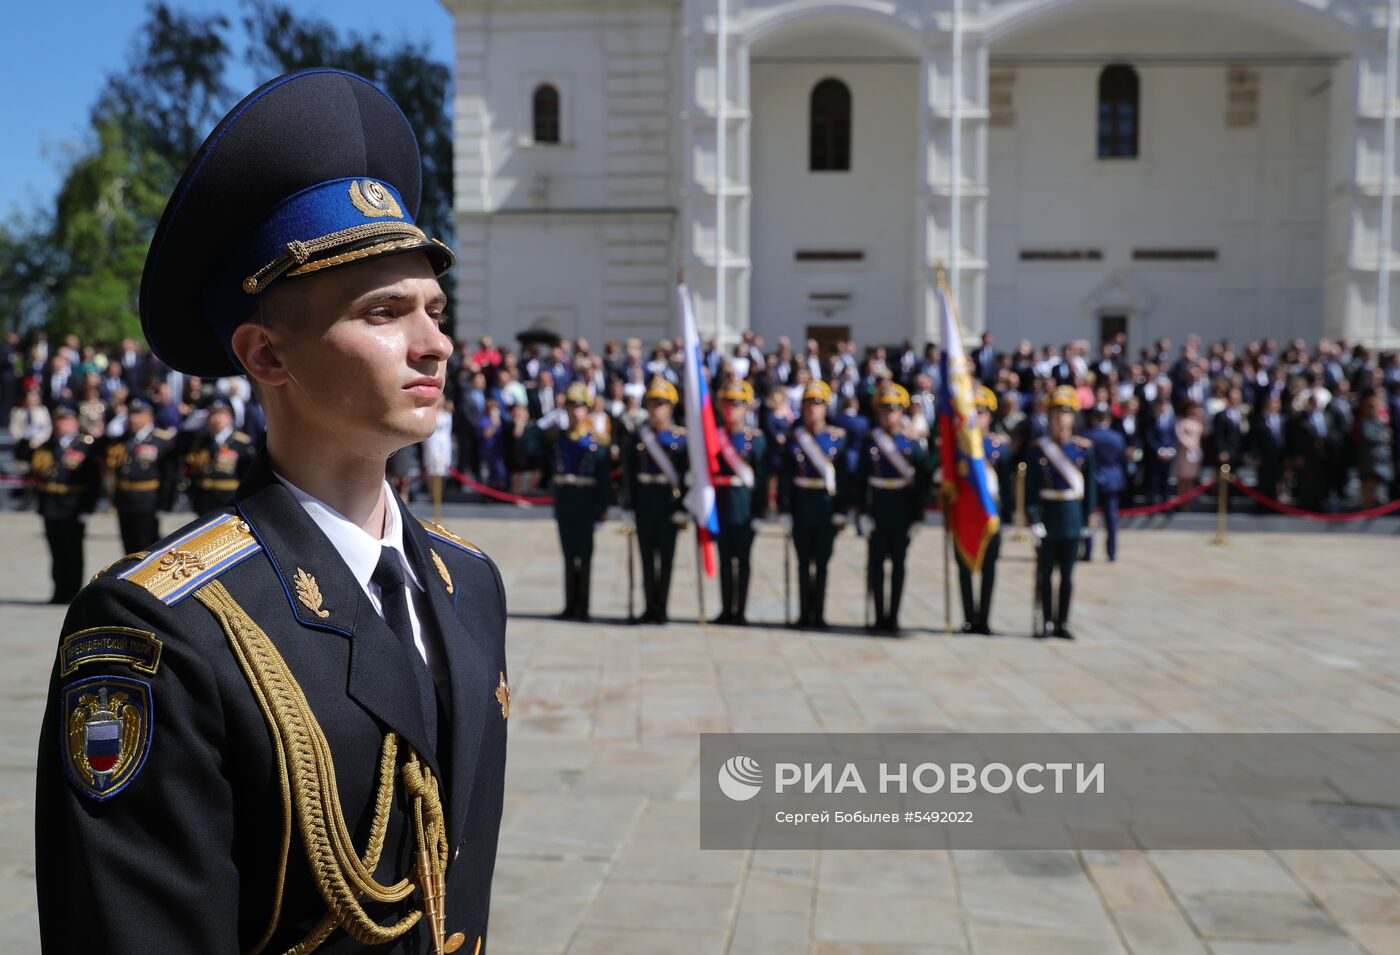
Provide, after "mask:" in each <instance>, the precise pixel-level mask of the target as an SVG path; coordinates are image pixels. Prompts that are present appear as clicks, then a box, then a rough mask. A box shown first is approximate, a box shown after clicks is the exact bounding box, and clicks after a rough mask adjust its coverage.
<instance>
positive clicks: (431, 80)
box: [243, 0, 452, 243]
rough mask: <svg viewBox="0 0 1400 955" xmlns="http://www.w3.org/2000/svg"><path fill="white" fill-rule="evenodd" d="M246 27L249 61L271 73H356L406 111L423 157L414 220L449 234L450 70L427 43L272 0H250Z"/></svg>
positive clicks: (447, 238)
mask: <svg viewBox="0 0 1400 955" xmlns="http://www.w3.org/2000/svg"><path fill="white" fill-rule="evenodd" d="M246 8H247V11H248V12H247V14H246V15H245V16H244V18H243V26H244V29H245V30H246V31H247V34H248V50H247V54H246V58H247V61H248V63H249V64H250V65H251V66H252V67H253V68H254V69H256V70H259V71H261V72H263V73H265V74H266V75H267V77H268V78H271V77H272V76H275V75H277V74H279V73H287V72H290V71H292V70H300V69H307V68H309V67H317V66H328V67H334V68H337V69H342V70H349V71H350V72H352V73H358V74H359V75H361V76H363V77H365V78H366V79H368V80H371V81H373V82H374V83H377V84H378V85H379V86H380V87H381V88H382V89H383V90H384V91H385V92H386V93H388V94H389V95H390V96H391V97H392V98H393V99H394V101H395V102H396V103H398V104H399V108H400V109H402V110H403V113H404V115H405V116H406V117H408V121H409V123H410V124H412V126H413V129H414V132H416V133H417V134H418V151H419V153H420V154H421V155H422V158H423V198H422V203H421V206H420V208H419V211H418V216H417V221H418V224H419V225H420V226H422V227H423V229H424V231H426V232H427V233H428V234H429V235H435V236H437V237H438V238H440V239H442V240H443V241H445V242H449V243H450V241H451V238H452V109H451V107H452V71H451V70H450V69H449V68H448V66H447V64H445V63H439V62H437V61H435V60H433V59H432V58H431V56H430V54H429V51H428V47H427V44H426V43H412V42H399V43H391V42H390V41H388V40H386V39H385V38H384V37H383V36H382V35H381V34H380V33H378V32H373V33H370V34H369V35H367V36H365V35H361V34H358V33H355V32H353V31H351V32H348V33H346V34H342V33H341V32H340V31H339V30H337V29H336V27H335V26H334V25H332V24H331V23H328V22H327V21H325V20H320V19H315V18H310V17H300V16H297V15H296V14H294V13H293V12H292V11H291V9H290V8H288V7H287V6H285V5H282V4H278V3H273V2H270V0H247V3H246Z"/></svg>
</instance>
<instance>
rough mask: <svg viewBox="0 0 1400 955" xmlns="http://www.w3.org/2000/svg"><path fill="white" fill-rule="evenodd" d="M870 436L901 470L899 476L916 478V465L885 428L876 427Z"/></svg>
mask: <svg viewBox="0 0 1400 955" xmlns="http://www.w3.org/2000/svg"><path fill="white" fill-rule="evenodd" d="M870 437H872V438H874V439H875V446H876V447H877V448H879V449H880V453H881V454H883V455H884V456H885V457H886V458H888V459H889V462H890V464H892V465H894V469H895V470H896V471H898V472H899V476H900V477H902V478H904V480H906V481H912V480H914V465H912V464H910V463H909V459H908V458H906V457H905V456H904V454H903V453H902V452H901V451H900V450H899V446H898V445H896V444H895V443H894V438H893V437H891V436H890V433H889V432H888V431H886V430H885V429H884V428H876V429H875V430H874V431H872V432H870Z"/></svg>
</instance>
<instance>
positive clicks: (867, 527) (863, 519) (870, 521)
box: [856, 514, 875, 537]
mask: <svg viewBox="0 0 1400 955" xmlns="http://www.w3.org/2000/svg"><path fill="white" fill-rule="evenodd" d="M856 527H857V529H858V530H859V531H860V532H861V533H862V534H864V535H865V536H867V537H869V536H870V535H871V534H873V533H875V518H873V517H871V516H870V515H869V514H862V515H860V516H859V517H857V518H856Z"/></svg>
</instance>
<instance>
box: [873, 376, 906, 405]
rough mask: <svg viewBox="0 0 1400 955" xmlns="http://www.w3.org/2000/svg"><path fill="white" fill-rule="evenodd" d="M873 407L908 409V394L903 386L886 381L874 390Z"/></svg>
mask: <svg viewBox="0 0 1400 955" xmlns="http://www.w3.org/2000/svg"><path fill="white" fill-rule="evenodd" d="M875 406H876V407H878V408H908V407H909V392H908V391H906V390H905V389H904V386H903V385H898V384H895V383H894V382H893V381H887V382H885V383H884V384H882V385H881V386H880V387H879V388H876V389H875Z"/></svg>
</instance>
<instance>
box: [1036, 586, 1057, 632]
mask: <svg viewBox="0 0 1400 955" xmlns="http://www.w3.org/2000/svg"><path fill="white" fill-rule="evenodd" d="M1054 623H1055V614H1054V611H1053V609H1052V608H1051V605H1050V581H1048V580H1045V581H1042V582H1041V584H1040V632H1039V633H1037V634H1036V635H1035V637H1036V639H1037V640H1043V639H1045V638H1046V637H1048V636H1050V635H1051V633H1053V629H1054Z"/></svg>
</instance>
